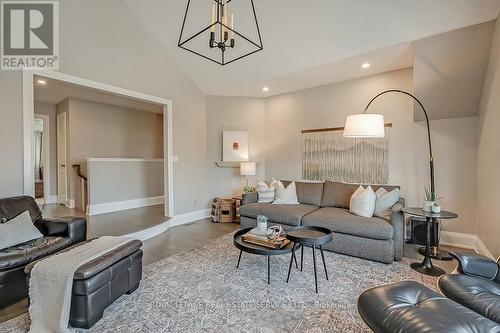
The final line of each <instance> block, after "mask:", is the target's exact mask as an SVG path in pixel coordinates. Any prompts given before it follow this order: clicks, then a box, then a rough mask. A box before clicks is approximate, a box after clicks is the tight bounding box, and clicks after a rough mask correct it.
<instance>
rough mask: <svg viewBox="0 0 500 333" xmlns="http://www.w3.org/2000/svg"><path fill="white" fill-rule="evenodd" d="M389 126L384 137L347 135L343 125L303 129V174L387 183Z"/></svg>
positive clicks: (343, 180)
mask: <svg viewBox="0 0 500 333" xmlns="http://www.w3.org/2000/svg"><path fill="white" fill-rule="evenodd" d="M387 127H390V125H389V126H387ZM387 127H386V129H385V133H386V135H385V138H383V139H353V138H344V137H343V131H342V130H341V129H342V128H339V129H340V130H339V129H329V130H324V131H322V130H304V131H302V147H303V152H302V177H303V178H304V179H306V180H319V181H324V180H333V181H339V182H346V183H362V184H387V183H388V182H389V129H388V128H387Z"/></svg>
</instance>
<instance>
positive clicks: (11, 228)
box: [0, 211, 43, 250]
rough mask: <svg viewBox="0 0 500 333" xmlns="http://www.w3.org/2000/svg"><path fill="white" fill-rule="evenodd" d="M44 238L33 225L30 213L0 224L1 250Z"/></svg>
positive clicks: (26, 212)
mask: <svg viewBox="0 0 500 333" xmlns="http://www.w3.org/2000/svg"><path fill="white" fill-rule="evenodd" d="M40 237H43V235H42V234H41V233H40V231H38V229H37V228H36V227H35V226H34V225H33V222H32V221H31V216H30V213H29V212H28V211H25V212H24V213H22V214H20V215H18V216H16V217H14V218H13V219H12V220H9V221H7V222H5V223H1V224H0V250H3V249H6V248H8V247H11V246H14V245H18V244H21V243H24V242H27V241H30V240H32V239H36V238H40Z"/></svg>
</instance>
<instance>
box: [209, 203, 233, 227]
mask: <svg viewBox="0 0 500 333" xmlns="http://www.w3.org/2000/svg"><path fill="white" fill-rule="evenodd" d="M234 205H235V200H233V199H223V198H215V199H214V201H213V202H212V211H211V213H210V218H211V219H212V221H213V222H216V223H231V222H233V220H234V218H235V216H234Z"/></svg>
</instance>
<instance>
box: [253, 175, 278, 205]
mask: <svg viewBox="0 0 500 333" xmlns="http://www.w3.org/2000/svg"><path fill="white" fill-rule="evenodd" d="M277 183H278V181H277V180H276V179H275V178H274V177H273V179H272V180H271V183H270V184H269V185H267V184H266V183H265V182H264V181H262V180H260V179H259V180H258V181H257V193H258V194H259V201H258V202H273V201H274V195H275V193H276V184H277Z"/></svg>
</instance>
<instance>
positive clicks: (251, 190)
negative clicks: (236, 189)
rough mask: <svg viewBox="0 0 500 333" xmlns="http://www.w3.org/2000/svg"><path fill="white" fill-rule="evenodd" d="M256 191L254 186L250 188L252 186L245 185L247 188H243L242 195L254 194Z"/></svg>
mask: <svg viewBox="0 0 500 333" xmlns="http://www.w3.org/2000/svg"><path fill="white" fill-rule="evenodd" d="M256 190H257V188H256V187H255V186H252V185H247V186H245V187H243V192H244V193H250V192H255V191H256Z"/></svg>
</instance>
